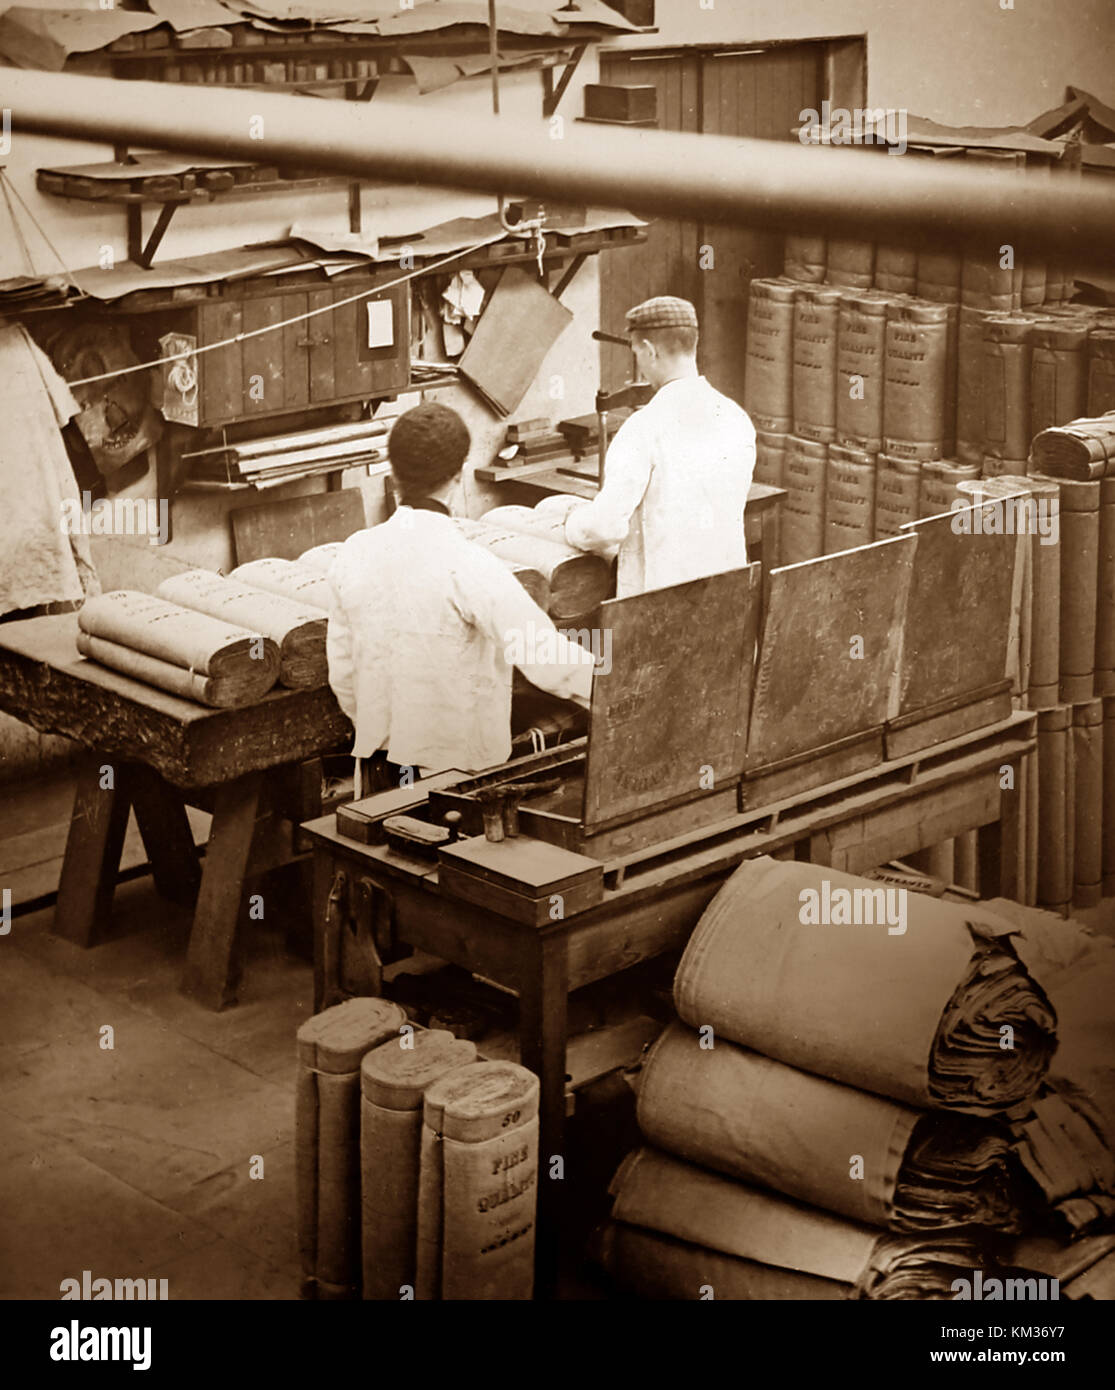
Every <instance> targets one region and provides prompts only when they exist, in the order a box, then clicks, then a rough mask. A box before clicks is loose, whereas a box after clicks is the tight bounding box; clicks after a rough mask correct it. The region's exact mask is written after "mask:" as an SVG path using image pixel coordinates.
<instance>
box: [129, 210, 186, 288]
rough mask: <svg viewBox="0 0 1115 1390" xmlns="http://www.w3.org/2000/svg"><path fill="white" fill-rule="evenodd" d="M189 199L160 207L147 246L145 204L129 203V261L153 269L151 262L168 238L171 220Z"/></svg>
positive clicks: (145, 268) (146, 268)
mask: <svg viewBox="0 0 1115 1390" xmlns="http://www.w3.org/2000/svg"><path fill="white" fill-rule="evenodd" d="M189 201H190V199H189V198H188V197H185V198H181V199H179V200H178V201H177V202H168V203H162V204H161V205H160V207H159V215H158V217H157V218H156V219H155V225H154V226H153V227H152V228H151V235H150V236H149V237H148V238H147V244H146V245H144V242H143V204H142V203H140V202H135V203H128V204H127V214H128V259H129V260H130V261H134V262H135V264H136V265H138V266H142V267H143V269H144V270H150V269H151V262H152V261H153V260H154V259H155V252H156V251H157V250H158V249H159V243H160V242H161V241H162V239H163V237H164V236H166V231H167V228H168V227H169V226H170V219H171V218H172V217H173V216H174V214H175V212H176V211H177V210H178V208H179V207H181V205H182V204H183V203H188V202H189Z"/></svg>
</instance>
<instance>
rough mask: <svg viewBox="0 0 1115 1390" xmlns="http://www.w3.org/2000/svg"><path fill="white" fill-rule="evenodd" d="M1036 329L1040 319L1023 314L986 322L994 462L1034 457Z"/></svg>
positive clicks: (987, 441) (986, 420)
mask: <svg viewBox="0 0 1115 1390" xmlns="http://www.w3.org/2000/svg"><path fill="white" fill-rule="evenodd" d="M1036 325H1037V320H1036V319H1034V318H1032V317H1027V316H1025V315H1022V314H1015V315H1006V314H991V315H990V316H989V317H988V318H987V319H986V320H985V322H984V326H983V450H984V454H985V455H987V454H989V455H991V456H992V457H993V458H1001V459H1014V460H1017V459H1025V458H1028V457H1029V454H1030V440H1031V439H1032V437H1033V436H1032V434H1031V432H1030V368H1031V358H1032V354H1033V348H1032V346H1031V339H1032V336H1033V331H1034V328H1035V327H1036ZM1012 471H1017V470H1012Z"/></svg>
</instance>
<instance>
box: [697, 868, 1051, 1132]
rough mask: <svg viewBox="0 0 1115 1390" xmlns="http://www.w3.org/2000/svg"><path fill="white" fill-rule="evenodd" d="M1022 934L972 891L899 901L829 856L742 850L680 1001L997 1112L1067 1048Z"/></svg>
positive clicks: (827, 1070) (856, 1074) (914, 1092)
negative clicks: (759, 854)
mask: <svg viewBox="0 0 1115 1390" xmlns="http://www.w3.org/2000/svg"><path fill="white" fill-rule="evenodd" d="M857 891H858V892H859V894H860V897H859V899H857V898H856V893H857ZM892 892H893V890H892ZM857 902H859V906H858V907H857V906H856V903H857ZM869 914H870V915H869ZM1010 934H1011V927H1010V926H1009V924H1008V923H1007V922H1005V921H1004V920H1003V919H1002V918H1001V917H998V916H996V915H995V914H993V913H992V914H990V915H988V914H985V913H982V912H980V911H979V910H977V908H976V906H975V905H974V904H964V905H959V904H953V903H946V902H942V901H939V900H937V899H935V898H929V897H926V896H924V895H923V894H920V893H906V894H904V895H903V896H900V897H899V898H898V899H897V901H895V900H893V898H890V897H888V895H887V893H886V892H885V891H884V890H883V889H882V888H880V887H879V885H878V884H873V883H872V882H871V881H870V880H864V879H860V878H856V877H854V876H853V875H851V874H844V873H840V872H839V871H838V870H836V869H832V868H829V867H828V866H825V865H819V864H806V863H797V862H793V861H785V862H783V861H780V860H775V859H769V858H756V859H750V860H745V861H744V862H743V864H741V865H740V867H739V868H738V869H736V871H735V872H734V873H733V874H732V875H731V877H730V878H729V879H728V880H727V881H726V883H725V884H724V885H723V887H722V888H721V889H720V890H719V892H718V893H717V894H716V896H715V897H714V898H713V900H712V902H711V903H710V904H709V906H708V907H707V908H706V909H705V911H704V913H703V914H702V916H701V919H700V921H699V922H698V923H697V926H696V929H695V930H694V932H693V935H692V936H691V937H690V940H689V944H688V946H687V947H686V950H685V954H684V955H683V957H682V960H681V963H680V965H679V966H678V970H677V974H676V975H675V977H674V1005H675V1007H676V1009H677V1012H678V1016H679V1017H680V1018H681V1019H682V1020H683V1022H685V1023H688V1024H689V1026H690V1027H691V1028H706V1027H707V1028H711V1029H712V1030H713V1034H714V1035H715V1037H716V1038H717V1040H719V1039H720V1038H721V1037H723V1038H726V1039H728V1040H729V1041H731V1042H735V1043H738V1044H740V1045H741V1046H742V1047H750V1048H755V1049H758V1048H760V1047H761V1048H762V1051H763V1054H764V1055H765V1056H767V1057H772V1058H774V1059H775V1060H776V1061H780V1062H784V1063H785V1064H786V1065H787V1066H791V1067H797V1068H799V1069H801V1070H803V1071H810V1072H814V1073H816V1074H817V1075H820V1076H827V1077H828V1078H829V1079H830V1080H833V1081H839V1082H841V1083H842V1084H844V1085H845V1086H854V1087H856V1088H857V1089H860V1090H867V1091H872V1092H874V1093H875V1094H876V1095H885V1096H890V1097H891V1098H892V1099H893V1100H898V1101H904V1102H905V1103H907V1104H909V1105H914V1106H918V1107H921V1108H931V1109H945V1110H949V1109H956V1110H960V1111H963V1112H965V1113H968V1114H977V1115H990V1114H995V1113H997V1112H1000V1111H1003V1110H1007V1109H1009V1108H1010V1107H1011V1106H1013V1105H1015V1104H1017V1103H1018V1102H1019V1101H1021V1100H1024V1099H1026V1098H1027V1097H1029V1096H1030V1095H1032V1094H1033V1093H1034V1091H1035V1090H1036V1089H1037V1087H1038V1086H1039V1085H1040V1084H1041V1082H1042V1079H1043V1077H1044V1075H1045V1073H1046V1071H1047V1069H1048V1066H1049V1060H1050V1058H1051V1057H1052V1054H1053V1051H1054V1049H1055V1047H1056V1038H1055V1033H1054V1030H1055V1027H1056V1018H1055V1015H1054V1014H1053V1011H1052V1009H1051V1008H1050V1006H1049V1003H1048V1001H1047V1000H1046V999H1045V996H1044V995H1043V993H1042V991H1041V989H1040V988H1039V987H1038V985H1037V984H1036V983H1035V982H1034V981H1033V979H1031V977H1030V976H1029V974H1028V973H1027V972H1026V970H1025V969H1024V968H1023V966H1022V965H1021V963H1020V962H1019V961H1018V959H1017V957H1016V956H1015V955H1014V953H1013V950H1012V947H1011V944H1010V939H1009V938H1010ZM898 937H900V938H901V945H900V946H899V947H897V948H896V945H895V941H896V938H898ZM988 972H990V973H988ZM865 998H869V999H870V1000H871V1011H872V1027H871V1029H870V1030H869V1031H867V1032H865V1031H864V1028H863V1026H862V1024H863V1014H862V1009H861V1007H860V1005H859V1004H857V1003H856V1001H857V1000H859V1001H862V1000H863V999H865ZM1008 1024H1009V1025H1010V1026H1011V1027H1012V1028H1013V1029H1014V1039H1015V1046H1014V1050H1013V1052H1011V1053H1009V1054H1004V1053H1003V1052H1002V1050H1001V1049H1000V1048H999V1033H1000V1029H1001V1027H1002V1026H1003V1025H1008ZM880 1037H886V1038H887V1046H886V1047H885V1048H880V1047H877V1046H876V1045H875V1040H876V1039H878V1038H880Z"/></svg>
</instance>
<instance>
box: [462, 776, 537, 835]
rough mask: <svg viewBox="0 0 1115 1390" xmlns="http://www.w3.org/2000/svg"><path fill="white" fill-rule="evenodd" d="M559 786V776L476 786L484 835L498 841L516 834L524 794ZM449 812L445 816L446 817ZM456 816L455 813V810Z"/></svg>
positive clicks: (535, 793)
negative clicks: (539, 780) (543, 779)
mask: <svg viewBox="0 0 1115 1390" xmlns="http://www.w3.org/2000/svg"><path fill="white" fill-rule="evenodd" d="M560 786H561V778H560V777H551V778H550V779H548V780H547V781H543V782H504V783H502V784H500V785H497V786H493V787H479V788H478V789H477V790H476V792H475V793H474V795H475V797H476V800H477V801H478V802H479V803H480V812H481V814H482V815H483V817H484V838H485V839H486V840H493V841H497V842H498V841H499V840H503V839H508V838H513V837H514V836H516V835H518V833H519V803H520V802H521V801H522V799H523V798H524V797H525V796H543V795H545V794H546V793H547V792H554V791H557V789H558V788H559V787H560ZM452 814H453V812H452V811H450V812H448V813H447V815H446V817H445V818H446V820H448V819H449V816H450V815H452ZM457 814H458V816H459V814H460V813H459V812H458V813H457Z"/></svg>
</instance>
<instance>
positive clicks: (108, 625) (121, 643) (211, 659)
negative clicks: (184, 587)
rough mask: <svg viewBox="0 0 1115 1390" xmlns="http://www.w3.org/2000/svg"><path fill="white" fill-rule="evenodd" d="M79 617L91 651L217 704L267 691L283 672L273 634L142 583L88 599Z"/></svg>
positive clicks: (248, 700) (246, 701) (176, 691)
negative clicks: (141, 587)
mask: <svg viewBox="0 0 1115 1390" xmlns="http://www.w3.org/2000/svg"><path fill="white" fill-rule="evenodd" d="M77 624H78V629H79V632H80V633H83V634H84V635H85V639H86V640H85V645H84V646H83V645H82V639H81V637H80V636H79V638H78V650H79V651H81V653H82V655H83V656H89V657H92V658H93V659H94V660H96V661H99V662H100V663H101V664H102V665H104V666H111V667H112V668H113V669H114V670H117V671H122V672H123V673H124V674H125V675H129V676H134V677H135V679H136V680H141V681H145V682H146V683H147V684H148V685H155V686H157V687H158V688H159V689H160V690H168V691H169V692H170V693H171V694H173V695H181V696H183V697H185V698H187V699H195V700H199V701H200V702H201V703H203V704H207V705H213V706H215V707H217V708H229V707H233V706H237V705H250V704H252V703H254V702H255V701H256V700H260V699H262V698H263V696H264V695H266V694H267V692H268V691H269V690H270V689H271V687H272V686H273V685H274V684H275V680H276V678H277V676H278V674H279V649H278V647H277V646H276V645H275V643H274V642H272V641H271V640H270V639H269V638H265V637H262V636H261V635H260V634H259V633H258V632H256V631H250V630H249V629H247V628H245V627H241V626H238V625H236V624H234V623H230V622H226V621H224V620H222V619H218V618H211V617H208V616H207V615H205V614H203V613H197V612H195V611H193V610H191V609H189V608H183V607H182V606H181V605H180V604H177V603H170V602H168V601H167V600H165V599H162V598H158V597H156V596H155V595H154V594H144V593H140V592H138V590H134V589H114V590H113V591H112V592H111V593H107V594H98V595H97V596H96V597H95V598H91V599H88V600H87V601H86V603H85V605H84V606H83V607H82V609H81V611H80V612H79V613H78V618H77ZM133 658H134V659H133ZM199 678H200V679H199Z"/></svg>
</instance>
